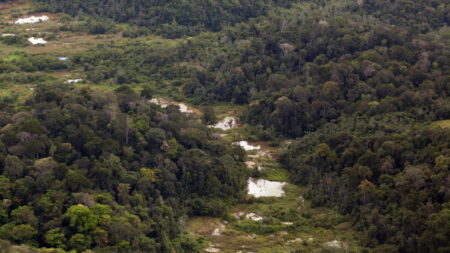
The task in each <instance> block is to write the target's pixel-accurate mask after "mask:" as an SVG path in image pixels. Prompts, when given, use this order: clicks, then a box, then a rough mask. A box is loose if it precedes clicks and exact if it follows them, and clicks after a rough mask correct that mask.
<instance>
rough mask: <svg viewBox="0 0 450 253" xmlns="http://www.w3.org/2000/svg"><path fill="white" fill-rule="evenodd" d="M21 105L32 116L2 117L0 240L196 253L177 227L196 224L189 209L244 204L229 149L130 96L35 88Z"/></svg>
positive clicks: (173, 113) (191, 122)
mask: <svg viewBox="0 0 450 253" xmlns="http://www.w3.org/2000/svg"><path fill="white" fill-rule="evenodd" d="M27 104H28V105H29V106H32V107H33V108H34V110H33V111H30V112H27V111H22V112H15V111H14V109H13V108H9V109H8V110H4V111H3V113H4V114H5V117H4V118H3V119H5V120H6V121H7V122H4V123H6V124H8V127H7V128H2V131H1V133H0V141H1V142H0V143H2V148H0V165H1V169H0V172H1V173H2V176H0V185H1V187H0V197H1V198H2V199H3V203H5V205H2V207H1V209H0V222H1V223H0V224H1V225H0V238H1V239H6V240H10V241H11V242H13V243H16V244H22V243H24V244H28V245H33V246H41V247H44V246H51V247H58V248H61V249H66V250H70V249H75V250H77V251H79V252H81V251H83V250H86V249H91V248H104V249H110V250H112V249H115V250H123V251H138V250H141V251H145V252H161V251H162V252H166V251H170V249H180V248H185V249H191V250H193V249H197V248H198V247H199V246H198V242H196V241H192V240H190V239H188V238H186V237H185V236H183V235H182V233H181V232H180V228H179V226H178V219H179V218H180V217H181V216H183V215H186V214H191V215H198V214H202V212H203V211H201V210H199V209H194V208H191V201H201V202H202V203H204V205H205V206H210V207H211V208H213V209H212V210H214V211H211V212H208V214H210V215H216V216H223V215H224V212H223V210H226V206H227V204H226V203H227V200H231V199H234V198H240V197H242V194H243V188H244V185H245V177H244V174H243V171H244V170H243V164H242V163H240V162H239V161H236V160H235V159H234V158H233V157H235V156H237V155H235V154H234V152H235V151H234V150H233V149H232V148H231V145H227V144H226V143H223V142H222V141H218V140H215V139H213V138H212V132H210V130H208V129H207V128H205V127H204V126H203V125H198V123H196V121H197V120H198V119H195V118H193V119H192V117H190V118H191V119H188V117H186V116H185V115H184V114H182V113H181V112H179V111H177V110H173V108H167V109H161V108H160V107H158V106H155V105H153V104H149V103H146V102H145V100H144V99H142V98H139V96H137V95H136V94H135V93H134V91H133V90H132V89H129V87H127V86H122V87H120V88H118V89H116V90H115V93H99V92H93V91H91V90H90V89H73V90H71V89H69V88H64V87H63V86H39V87H38V88H37V90H36V94H35V96H34V97H33V98H32V99H30V100H29V101H27ZM13 119H14V120H13ZM138 122H145V123H146V124H147V126H146V127H144V126H141V125H142V123H139V124H138ZM172 124H175V125H176V126H177V127H176V128H172V127H169V126H170V125H172ZM223 157H226V158H224V159H225V160H226V161H227V163H226V164H225V163H223V161H224V159H223ZM216 199H221V201H220V202H217V200H216ZM6 203H7V204H6Z"/></svg>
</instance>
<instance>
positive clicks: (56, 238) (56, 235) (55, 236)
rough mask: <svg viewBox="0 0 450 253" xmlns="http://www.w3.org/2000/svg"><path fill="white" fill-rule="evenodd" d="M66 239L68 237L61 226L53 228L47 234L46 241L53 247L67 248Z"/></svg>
mask: <svg viewBox="0 0 450 253" xmlns="http://www.w3.org/2000/svg"><path fill="white" fill-rule="evenodd" d="M66 241H67V239H66V237H65V235H64V234H63V233H62V232H61V228H54V229H51V230H49V231H47V233H46V234H45V242H46V243H47V244H48V245H50V246H52V247H57V248H61V249H66Z"/></svg>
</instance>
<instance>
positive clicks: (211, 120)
mask: <svg viewBox="0 0 450 253" xmlns="http://www.w3.org/2000/svg"><path fill="white" fill-rule="evenodd" d="M202 122H203V124H205V125H214V124H216V123H217V117H216V113H215V112H214V108H212V107H209V106H208V107H206V108H205V109H204V110H203V115H202Z"/></svg>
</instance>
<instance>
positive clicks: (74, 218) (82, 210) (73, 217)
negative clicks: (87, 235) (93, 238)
mask: <svg viewBox="0 0 450 253" xmlns="http://www.w3.org/2000/svg"><path fill="white" fill-rule="evenodd" d="M65 216H66V217H67V218H68V219H69V224H70V226H71V227H72V228H74V229H76V231H78V232H81V233H83V232H89V231H90V230H92V229H93V228H95V227H96V226H97V225H98V222H99V217H98V215H96V214H94V213H93V212H92V210H91V209H89V207H87V206H84V205H81V204H78V205H74V206H71V207H69V209H67V212H66V214H65ZM71 240H72V239H71Z"/></svg>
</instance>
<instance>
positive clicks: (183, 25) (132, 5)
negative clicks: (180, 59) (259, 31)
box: [37, 0, 294, 38]
mask: <svg viewBox="0 0 450 253" xmlns="http://www.w3.org/2000/svg"><path fill="white" fill-rule="evenodd" d="M37 2H40V3H42V4H43V6H42V9H43V10H51V11H58V12H66V13H68V14H70V15H72V16H74V15H78V14H80V13H86V14H89V15H92V16H99V17H102V18H109V19H112V20H114V21H116V22H121V23H130V24H134V25H137V26H141V27H146V28H147V29H148V30H150V31H153V32H156V33H159V34H162V35H164V36H166V37H170V38H175V37H181V36H183V35H194V34H197V33H199V32H200V31H204V30H205V29H207V30H212V31H219V30H221V29H222V28H223V27H224V26H226V25H230V24H231V25H232V24H235V23H238V22H242V21H245V20H247V19H249V18H251V17H257V16H260V15H264V14H266V13H267V11H268V9H269V7H270V6H272V5H288V4H289V3H290V2H294V1H291V0H276V1H267V0H258V1H248V0H238V1H234V2H233V1H232V2H230V1H201V0H191V1H180V0H176V1H167V0H163V1H157V0H152V1H148V0H132V1H118V0H110V1H100V0H94V1H71V0H37ZM105 31H106V29H105V28H104V26H103V25H102V24H101V23H95V24H93V26H92V33H94V34H95V33H104V32H105ZM138 33H139V32H138V31H137V30H136V31H130V32H128V34H126V36H130V37H134V35H133V34H138Z"/></svg>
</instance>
